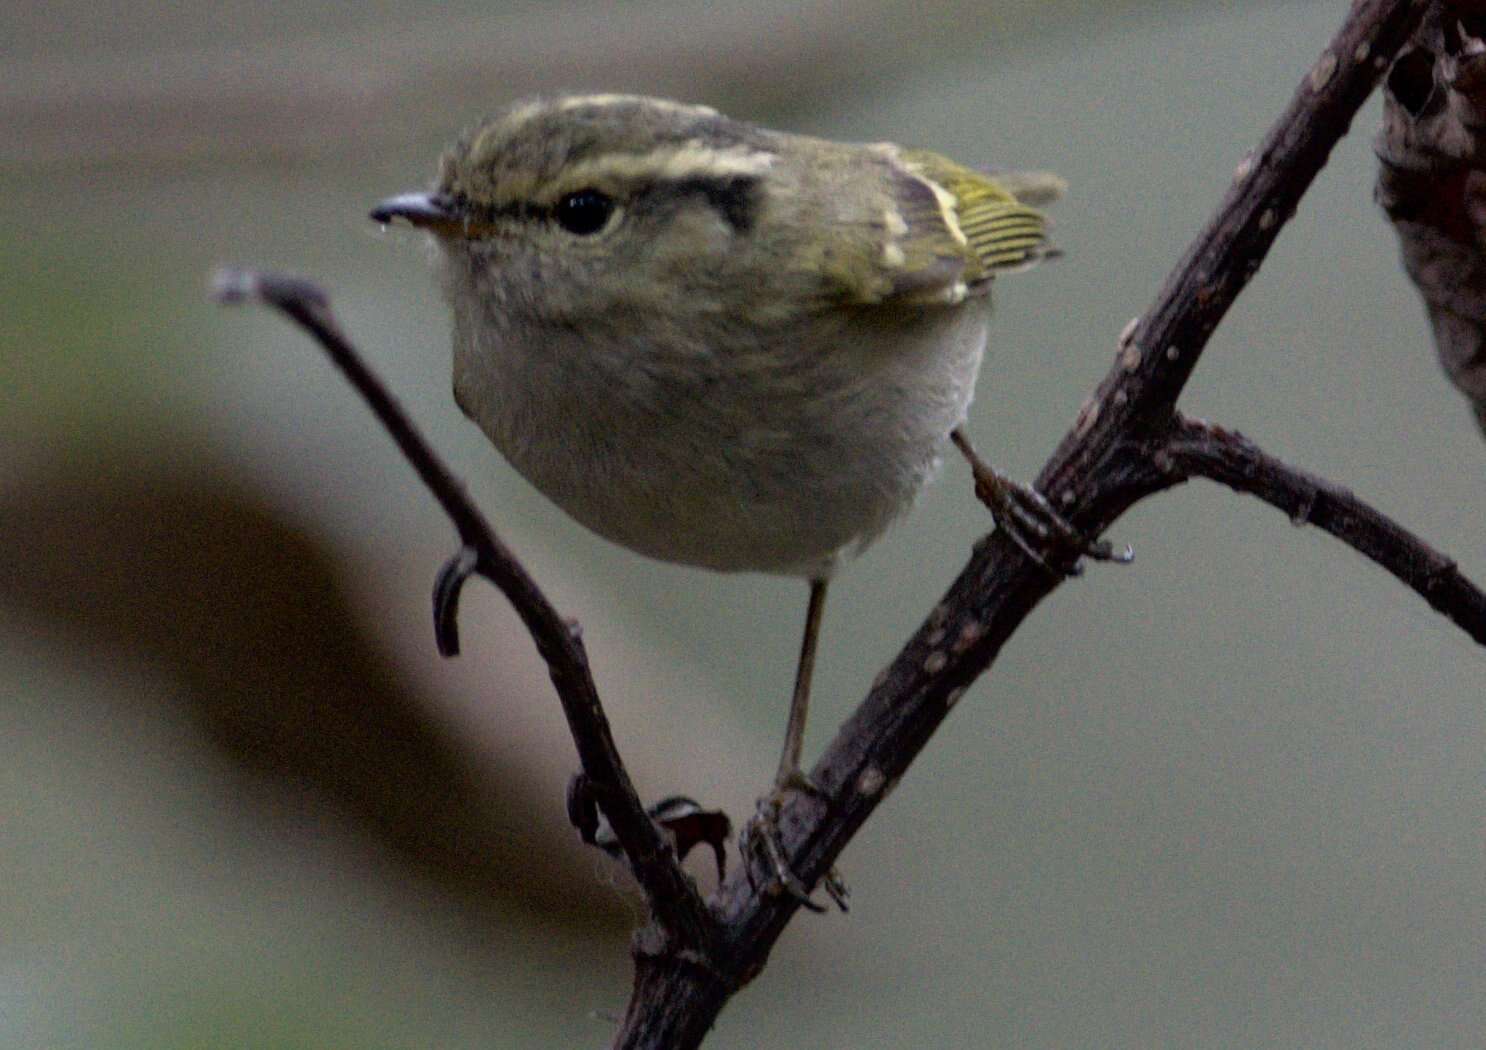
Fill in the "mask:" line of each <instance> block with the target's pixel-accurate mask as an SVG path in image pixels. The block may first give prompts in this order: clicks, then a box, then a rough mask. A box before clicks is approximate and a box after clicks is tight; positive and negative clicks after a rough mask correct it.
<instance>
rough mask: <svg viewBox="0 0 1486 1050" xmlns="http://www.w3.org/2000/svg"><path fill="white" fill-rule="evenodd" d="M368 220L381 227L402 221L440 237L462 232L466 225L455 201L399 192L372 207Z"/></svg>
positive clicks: (431, 195) (434, 195) (450, 198)
mask: <svg viewBox="0 0 1486 1050" xmlns="http://www.w3.org/2000/svg"><path fill="white" fill-rule="evenodd" d="M371 218H372V221H373V222H380V223H381V224H382V225H384V226H385V225H387V224H388V223H390V222H392V221H393V220H394V219H402V220H404V221H405V222H407V223H408V224H409V225H411V226H416V227H417V228H419V229H424V230H431V231H433V232H434V233H443V234H450V233H454V232H456V231H460V230H463V228H464V225H465V223H464V216H463V215H462V214H461V209H460V208H459V206H458V205H457V204H456V203H455V201H454V199H453V198H452V197H447V196H445V195H444V194H442V193H399V194H398V195H397V196H396V197H388V198H387V199H386V200H384V201H382V202H381V203H380V204H378V205H377V206H376V207H375V208H373V209H372V210H371Z"/></svg>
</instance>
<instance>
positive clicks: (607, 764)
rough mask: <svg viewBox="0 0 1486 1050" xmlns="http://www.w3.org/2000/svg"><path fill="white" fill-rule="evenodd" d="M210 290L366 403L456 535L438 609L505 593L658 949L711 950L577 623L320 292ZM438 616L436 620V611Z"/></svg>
mask: <svg viewBox="0 0 1486 1050" xmlns="http://www.w3.org/2000/svg"><path fill="white" fill-rule="evenodd" d="M213 294H214V295H215V297H216V298H217V299H218V300H219V301H220V302H223V303H241V302H261V303H266V304H267V305H269V306H272V307H275V308H276V309H278V310H280V311H282V312H283V313H284V314H285V315H287V316H288V317H289V318H291V319H292V320H294V321H295V322H296V323H297V324H299V325H300V327H302V328H303V329H304V330H305V331H306V332H308V333H309V334H310V336H312V337H313V338H314V339H315V341H316V342H318V343H319V344H320V346H321V347H323V348H324V350H325V352H326V353H327V354H329V355H330V359H331V360H332V361H333V362H335V365H336V367H337V368H339V369H340V370H341V372H342V373H343V374H344V375H345V376H346V378H347V379H348V380H349V381H350V382H351V385H352V386H354V387H355V388H356V390H357V392H358V393H360V394H361V396H362V397H363V398H364V399H365V400H366V402H367V404H368V405H369V406H370V407H371V410H372V412H373V413H374V414H375V415H376V417H377V419H378V420H380V421H381V423H382V425H383V426H384V427H386V428H387V431H388V433H390V434H391V435H392V438H393V440H394V441H396V442H397V447H398V448H399V449H401V450H402V453H403V455H404V456H406V457H407V458H408V461H409V462H410V463H412V465H413V468H414V469H415V470H416V471H417V472H418V477H419V478H421V479H422V480H423V483H424V484H425V485H427V486H428V488H429V490H430V491H431V492H432V493H433V494H434V497H435V498H436V499H437V500H438V501H439V505H440V506H441V507H443V508H444V512H445V513H446V514H448V515H449V517H450V519H451V520H452V521H453V522H454V525H455V528H457V529H458V530H459V538H460V540H461V542H462V543H463V550H462V551H461V552H460V553H459V554H458V555H456V556H455V559H454V562H452V563H451V565H452V566H453V567H452V568H446V570H445V572H443V573H441V574H440V587H439V594H441V595H443V599H442V600H443V603H444V604H446V605H449V606H452V602H453V600H454V597H455V595H457V590H458V583H457V582H455V583H452V584H451V583H450V578H451V577H458V578H460V579H462V577H463V576H465V575H468V574H469V572H471V571H473V572H475V573H478V574H479V575H482V576H484V577H485V578H486V579H488V580H490V582H491V583H493V584H495V586H496V587H497V588H499V589H500V591H501V593H502V594H504V595H505V596H506V599H507V600H508V601H509V602H510V603H511V606H512V607H513V608H514V609H515V610H516V613H517V615H519V616H520V617H521V621H522V623H524V624H525V625H526V629H527V631H528V632H530V634H531V636H532V640H533V641H534V642H536V646H537V651H538V652H539V653H541V656H542V659H543V660H545V661H546V662H547V669H548V671H549V673H550V674H551V676H552V683H553V685H554V686H556V688H557V695H558V697H559V698H560V700H561V702H562V709H563V714H564V715H565V716H566V717H567V721H568V729H569V731H570V732H571V733H572V735H573V741H574V743H575V744H576V745H577V748H578V757H579V760H580V761H581V763H582V765H583V771H584V773H585V774H586V775H587V782H588V790H589V791H591V792H592V795H593V798H594V801H596V802H597V804H598V805H599V806H600V808H602V809H603V811H604V815H605V816H607V817H608V818H609V824H610V826H611V827H612V828H613V832H614V836H615V838H617V839H618V840H619V843H620V845H621V847H622V848H623V850H624V853H625V855H626V857H628V858H629V862H630V867H631V870H633V872H634V874H635V879H636V880H637V881H638V882H639V884H640V886H641V887H642V888H643V889H644V891H645V896H646V898H647V899H648V901H649V904H650V908H651V913H652V915H653V916H654V918H655V920H656V922H657V923H658V924H659V925H660V927H661V929H662V932H663V934H664V936H663V937H662V941H663V943H665V944H666V945H667V947H668V948H669V949H670V950H673V951H677V952H694V951H697V950H699V949H701V948H703V947H705V946H707V945H709V944H710V943H711V941H712V939H713V936H714V927H715V923H714V922H713V920H712V918H711V916H710V914H709V913H708V911H707V907H706V905H705V904H704V903H703V902H702V899H701V897H700V896H699V895H698V894H697V891H696V886H695V885H694V884H693V883H692V881H691V879H690V878H689V877H688V876H687V875H686V873H685V872H683V871H682V870H681V866H680V864H679V863H678V861H677V859H676V856H675V851H674V850H673V849H672V848H671V845H670V843H669V842H667V841H666V839H665V838H664V837H663V836H662V834H661V832H660V830H659V829H658V828H656V826H655V824H654V822H653V821H651V819H650V817H649V815H648V814H647V813H646V812H645V808H644V806H642V805H641V804H640V799H639V796H638V795H637V794H636V792H635V789H634V785H633V784H632V783H631V781H630V778H629V773H628V772H627V771H626V770H625V768H624V762H623V760H622V759H621V758H620V757H619V750H618V748H617V747H616V746H615V744H614V737H613V734H612V733H611V731H610V729H609V720H608V718H607V717H606V716H605V715H604V709H603V706H602V705H601V704H600V702H599V697H598V690H597V688H596V687H595V686H594V683H593V676H592V675H591V674H590V673H589V669H588V654H587V651H586V650H585V649H584V646H583V640H582V637H581V635H580V632H579V630H578V627H577V624H576V623H573V622H569V621H567V620H564V619H563V618H562V617H561V616H560V615H558V612H557V610H556V609H555V608H553V606H552V603H551V602H549V601H548V600H547V596H546V595H545V594H543V593H542V590H541V588H539V587H538V586H537V584H536V581H535V580H533V579H532V578H531V576H530V575H529V574H528V573H527V571H526V569H525V568H524V567H523V566H522V565H521V563H520V562H519V561H517V559H516V557H515V555H514V554H512V553H511V551H510V549H509V548H508V547H506V545H505V544H504V543H502V542H501V540H500V539H499V538H498V537H497V536H496V535H495V531H494V530H493V529H492V528H491V527H490V524H489V523H488V522H487V521H486V520H485V517H484V515H482V514H481V513H480V511H479V510H478V509H477V508H476V507H475V505H474V504H473V503H472V502H470V499H469V496H468V495H466V494H465V491H464V486H463V485H462V484H461V483H460V482H459V481H458V479H456V478H455V477H454V475H453V474H451V473H450V472H449V469H448V467H446V466H445V465H444V463H443V461H442V460H440V459H439V457H438V455H437V454H436V453H435V452H434V451H433V449H432V448H431V447H430V446H429V444H428V442H427V441H426V440H425V439H424V438H423V435H422V434H420V433H419V432H418V429H417V428H416V427H415V426H414V425H413V422H412V420H410V419H409V418H408V415H407V413H406V412H405V411H403V408H402V406H401V405H400V404H398V403H397V401H396V399H394V398H393V396H392V394H391V393H390V392H389V391H388V390H387V387H386V386H385V385H384V384H383V383H382V381H381V380H380V379H379V378H378V377H377V376H376V375H374V374H373V373H372V372H371V370H370V369H368V368H367V366H366V363H365V362H364V361H362V359H361V356H360V354H359V353H358V352H357V350H356V348H355V347H354V346H353V345H352V344H351V342H350V340H349V339H348V338H347V337H346V335H345V333H344V332H342V330H341V327H340V325H339V324H338V323H337V321H336V319H335V316H334V314H332V313H331V310H330V302H329V299H328V297H327V296H326V295H325V293H324V292H323V291H322V290H321V289H320V288H319V287H317V286H316V285H314V284H312V283H310V282H309V281H305V280H300V279H298V278H294V277H285V276H282V275H278V274H270V273H256V272H253V271H248V270H223V271H221V272H220V273H218V274H217V276H216V278H215V280H214V282H213ZM471 552H472V555H473V556H472V558H471V556H470V555H471ZM436 612H437V613H439V614H440V615H439V617H438V618H443V616H444V614H443V612H442V610H436Z"/></svg>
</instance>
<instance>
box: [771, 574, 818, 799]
mask: <svg viewBox="0 0 1486 1050" xmlns="http://www.w3.org/2000/svg"><path fill="white" fill-rule="evenodd" d="M828 582H829V581H827V580H811V581H810V605H809V607H808V608H807V609H806V611H805V637H804V638H803V639H801V641H800V663H799V665H798V667H797V668H796V670H795V692H794V696H793V697H791V699H790V702H789V724H788V725H786V726H785V729H784V751H783V752H782V753H781V754H780V756H779V772H778V773H776V774H775V776H774V786H775V787H776V788H784V787H794V786H796V785H797V784H798V782H799V780H800V751H801V749H802V748H803V747H804V744H805V717H806V716H807V715H808V714H809V713H810V679H811V677H812V676H813V675H814V674H815V643H816V640H817V639H819V637H820V621H821V616H822V614H823V613H824V612H825V608H826V584H827V583H828Z"/></svg>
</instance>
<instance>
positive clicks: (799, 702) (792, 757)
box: [739, 579, 849, 911]
mask: <svg viewBox="0 0 1486 1050" xmlns="http://www.w3.org/2000/svg"><path fill="white" fill-rule="evenodd" d="M826 583H827V581H826V580H823V579H819V580H811V581H810V605H809V608H808V609H807V610H806V612H805V636H804V638H803V639H801V641H800V663H799V666H798V668H797V669H796V671H795V692H794V696H793V697H792V698H791V700H790V705H789V724H788V725H787V726H786V727H785V730H784V750H783V752H781V754H780V756H779V772H778V773H776V774H775V775H774V790H773V791H772V792H770V793H769V794H768V795H767V796H765V797H764V798H761V799H759V804H758V812H757V813H755V814H754V817H753V819H752V820H750V821H749V822H748V823H747V824H745V825H744V827H743V834H742V837H741V839H740V840H739V848H740V850H741V852H742V854H743V870H744V872H745V873H746V874H747V876H748V881H749V883H750V884H751V885H755V886H756V885H757V884H756V883H755V882H754V877H753V867H752V865H751V863H750V861H751V860H752V859H758V860H760V861H762V863H763V865H764V868H765V870H766V871H767V872H768V876H769V886H770V892H784V893H788V894H789V895H790V896H792V897H794V898H795V899H796V900H798V901H799V902H800V903H801V904H803V905H804V906H805V907H807V908H809V909H810V910H811V911H824V910H825V908H824V907H822V906H821V905H819V904H816V903H815V901H813V900H812V899H811V898H810V888H809V887H808V886H806V885H805V884H804V883H802V882H801V881H800V880H799V878H797V877H796V875H795V873H794V872H793V871H791V870H790V867H789V862H788V861H787V860H786V859H785V856H784V847H783V845H782V843H781V842H780V841H779V812H780V807H781V806H783V804H784V799H785V796H786V794H787V793H788V792H790V791H803V792H805V793H807V794H810V795H815V796H817V797H820V796H821V792H820V789H819V788H818V787H816V786H815V784H813V783H812V782H811V781H810V779H809V778H808V777H806V776H805V774H804V773H802V772H801V771H800V752H801V749H802V748H803V746H804V743H805V719H806V716H807V715H808V714H809V712H810V679H811V678H812V677H813V675H814V672H815V647H816V642H817V641H818V640H819V638H820V621H821V616H822V614H823V613H824V612H825V607H826ZM823 882H824V884H825V889H826V893H827V894H828V895H829V896H830V898H831V900H833V901H835V902H836V906H837V907H839V908H840V909H841V910H842V911H845V910H846V907H847V898H848V896H849V892H848V891H847V889H846V884H845V883H844V882H842V881H841V877H840V876H839V875H838V874H836V871H835V869H832V870H831V871H830V872H829V873H828V874H827V875H826V877H825V879H824V880H823Z"/></svg>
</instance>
